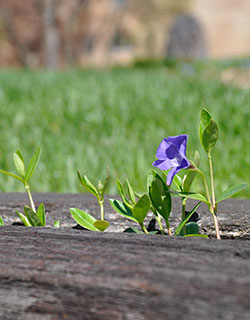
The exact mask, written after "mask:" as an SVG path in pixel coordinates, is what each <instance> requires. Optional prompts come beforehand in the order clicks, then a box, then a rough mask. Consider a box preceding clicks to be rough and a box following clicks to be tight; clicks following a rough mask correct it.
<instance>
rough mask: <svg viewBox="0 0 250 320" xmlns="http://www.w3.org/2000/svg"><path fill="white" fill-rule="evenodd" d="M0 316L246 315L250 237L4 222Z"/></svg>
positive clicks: (1, 231) (249, 298)
mask: <svg viewBox="0 0 250 320" xmlns="http://www.w3.org/2000/svg"><path fill="white" fill-rule="evenodd" d="M0 239H1V243H0V248H1V250H0V319H3V320H12V319H17V320H19V319H32V320H34V319H39V320H40V319H41V320H43V319H53V320H57V319H58V320H59V319H60V320H61V319H136V320H137V319H138V320H140V319H150V320H151V319H154V318H157V319H170V320H171V319H184V318H185V319H227V320H228V319H243V320H244V319H249V314H250V305H249V301H250V247H249V243H248V241H241V240H221V241H218V240H215V239H194V238H193V239H190V238H189V239H187V238H186V239H183V238H168V237H162V236H146V235H132V234H118V233H116V234H115V233H93V232H87V231H78V230H70V231H69V230H53V229H42V228H25V227H4V228H0Z"/></svg>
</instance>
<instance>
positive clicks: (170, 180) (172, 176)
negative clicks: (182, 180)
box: [167, 167, 180, 186]
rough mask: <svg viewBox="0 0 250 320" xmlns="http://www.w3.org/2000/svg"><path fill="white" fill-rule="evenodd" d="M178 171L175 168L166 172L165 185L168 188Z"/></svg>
mask: <svg viewBox="0 0 250 320" xmlns="http://www.w3.org/2000/svg"><path fill="white" fill-rule="evenodd" d="M179 171H180V169H179V170H178V169H177V168H176V167H174V168H172V169H171V170H170V171H169V172H168V176H167V185H168V186H170V185H171V183H172V181H173V179H174V176H175V175H176V173H178V172H179Z"/></svg>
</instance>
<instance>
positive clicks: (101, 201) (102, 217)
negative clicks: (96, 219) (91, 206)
mask: <svg viewBox="0 0 250 320" xmlns="http://www.w3.org/2000/svg"><path fill="white" fill-rule="evenodd" d="M99 205H100V213H101V220H102V221H103V220H104V206H103V200H100V201H99Z"/></svg>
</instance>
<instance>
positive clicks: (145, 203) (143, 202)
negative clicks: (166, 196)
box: [133, 194, 150, 223]
mask: <svg viewBox="0 0 250 320" xmlns="http://www.w3.org/2000/svg"><path fill="white" fill-rule="evenodd" d="M149 209H150V200H149V197H148V195H147V194H144V195H142V196H141V198H140V199H139V200H138V201H137V202H136V204H135V206H134V209H133V217H134V218H135V219H136V221H137V222H138V223H143V221H144V219H145V217H146V215H147V213H148V211H149Z"/></svg>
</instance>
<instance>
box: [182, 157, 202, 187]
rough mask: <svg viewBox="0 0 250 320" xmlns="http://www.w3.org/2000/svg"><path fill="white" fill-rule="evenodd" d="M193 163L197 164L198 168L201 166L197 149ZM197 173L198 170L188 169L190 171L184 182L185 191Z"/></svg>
mask: <svg viewBox="0 0 250 320" xmlns="http://www.w3.org/2000/svg"><path fill="white" fill-rule="evenodd" d="M193 163H194V164H195V166H196V167H197V168H199V166H200V154H199V152H198V151H195V154H194V159H193ZM196 174H197V171H196V170H188V173H187V175H186V177H185V179H184V182H183V191H184V192H188V191H189V189H190V187H191V185H192V183H193V181H194V178H195V176H196Z"/></svg>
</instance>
